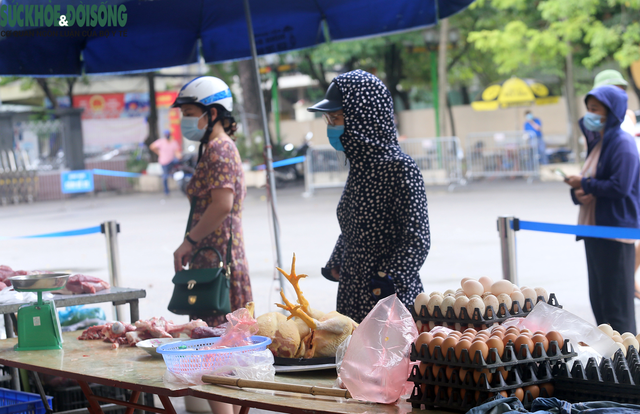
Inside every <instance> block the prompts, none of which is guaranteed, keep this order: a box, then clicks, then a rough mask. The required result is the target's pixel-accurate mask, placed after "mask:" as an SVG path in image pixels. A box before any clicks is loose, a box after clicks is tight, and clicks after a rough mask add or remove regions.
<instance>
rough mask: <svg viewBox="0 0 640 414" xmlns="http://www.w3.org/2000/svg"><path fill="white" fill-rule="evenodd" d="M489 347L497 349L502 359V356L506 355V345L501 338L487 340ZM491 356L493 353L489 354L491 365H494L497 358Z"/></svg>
mask: <svg viewBox="0 0 640 414" xmlns="http://www.w3.org/2000/svg"><path fill="white" fill-rule="evenodd" d="M486 343H487V346H488V347H489V349H492V348H495V349H496V351H498V356H499V357H500V358H502V354H503V353H504V344H503V343H502V340H501V339H500V338H496V337H491V338H489V339H488V340H487V342H486ZM491 355H493V353H492V352H489V358H490V361H488V362H490V363H494V362H496V361H495V358H493V357H492V356H491Z"/></svg>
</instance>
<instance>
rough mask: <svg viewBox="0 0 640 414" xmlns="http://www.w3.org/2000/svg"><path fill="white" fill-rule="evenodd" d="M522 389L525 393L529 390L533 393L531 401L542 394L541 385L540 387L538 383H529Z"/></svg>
mask: <svg viewBox="0 0 640 414" xmlns="http://www.w3.org/2000/svg"><path fill="white" fill-rule="evenodd" d="M522 391H524V393H525V394H526V393H527V391H529V392H530V393H531V400H530V401H533V400H535V399H536V398H538V397H539V396H540V387H538V386H537V385H529V386H528V387H524V388H523V389H522Z"/></svg>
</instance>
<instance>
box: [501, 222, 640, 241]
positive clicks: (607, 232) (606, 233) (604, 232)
mask: <svg viewBox="0 0 640 414" xmlns="http://www.w3.org/2000/svg"><path fill="white" fill-rule="evenodd" d="M511 228H513V222H511ZM520 230H532V231H542V232H545V233H560V234H572V235H575V236H582V237H596V238H602V239H638V240H640V229H634V228H628V227H608V226H581V225H570V224H552V223H538V222H535V221H522V220H520Z"/></svg>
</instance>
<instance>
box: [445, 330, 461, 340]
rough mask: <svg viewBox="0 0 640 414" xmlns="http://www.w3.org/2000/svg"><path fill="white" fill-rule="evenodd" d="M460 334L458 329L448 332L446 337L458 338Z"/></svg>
mask: <svg viewBox="0 0 640 414" xmlns="http://www.w3.org/2000/svg"><path fill="white" fill-rule="evenodd" d="M461 336H462V332H458V331H451V332H449V336H448V338H456V339H460V337H461Z"/></svg>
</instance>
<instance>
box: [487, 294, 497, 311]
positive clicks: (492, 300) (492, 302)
mask: <svg viewBox="0 0 640 414" xmlns="http://www.w3.org/2000/svg"><path fill="white" fill-rule="evenodd" d="M489 306H493V311H494V312H496V313H497V312H498V306H500V302H498V298H496V297H495V296H494V295H489V296H487V297H485V298H484V307H485V308H488V307H489Z"/></svg>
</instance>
